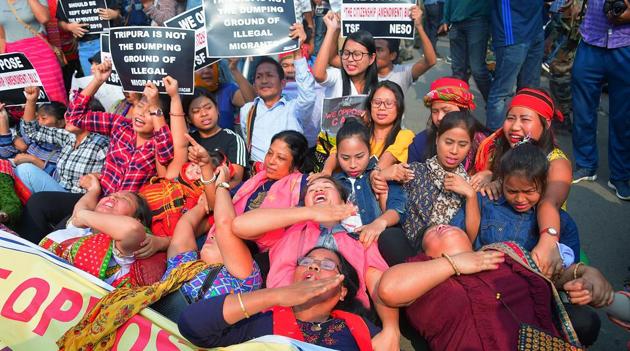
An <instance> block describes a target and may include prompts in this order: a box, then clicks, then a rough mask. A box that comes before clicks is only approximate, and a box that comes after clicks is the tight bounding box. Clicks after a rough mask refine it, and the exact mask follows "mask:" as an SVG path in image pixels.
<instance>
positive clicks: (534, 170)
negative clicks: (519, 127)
mask: <svg viewBox="0 0 630 351" xmlns="http://www.w3.org/2000/svg"><path fill="white" fill-rule="evenodd" d="M497 163H499V164H500V166H499V173H498V174H497V178H498V179H501V180H503V181H504V180H505V178H507V177H509V176H512V175H518V176H521V177H524V178H525V179H527V181H530V182H532V183H534V184H535V185H536V191H537V192H539V193H541V194H542V193H544V192H545V188H546V185H547V173H548V171H549V161H547V156H545V154H544V153H543V151H542V150H541V149H540V148H539V147H538V146H536V145H534V144H532V143H530V142H524V143H522V144H519V145H516V146H514V147H513V148H510V150H508V151H507V152H506V153H505V155H503V157H502V158H501V161H500V162H497Z"/></svg>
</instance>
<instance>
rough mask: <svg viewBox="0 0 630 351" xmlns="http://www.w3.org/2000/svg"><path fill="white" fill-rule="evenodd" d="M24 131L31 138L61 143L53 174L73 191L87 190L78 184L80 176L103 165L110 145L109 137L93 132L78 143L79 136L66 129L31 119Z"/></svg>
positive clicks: (60, 182) (62, 184)
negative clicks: (44, 125) (45, 124)
mask: <svg viewBox="0 0 630 351" xmlns="http://www.w3.org/2000/svg"><path fill="white" fill-rule="evenodd" d="M24 131H25V132H26V133H27V134H28V136H29V137H30V138H31V139H32V140H35V141H37V142H44V143H51V144H55V145H59V146H61V151H60V152H59V161H58V162H57V170H56V171H55V173H54V175H53V178H55V180H56V181H58V182H59V184H60V185H61V186H62V187H64V188H65V189H66V190H68V191H70V192H72V193H85V189H83V188H81V187H80V186H79V180H80V179H81V177H82V176H84V175H86V174H88V173H95V172H100V171H101V169H102V168H103V163H104V162H105V157H106V155H107V148H108V147H109V139H108V138H107V137H104V136H102V135H100V134H95V133H90V134H88V135H87V136H86V137H85V138H84V139H83V140H82V141H81V143H79V145H76V147H75V143H76V141H77V136H76V135H75V134H73V133H70V132H68V131H67V130H65V129H60V128H49V127H43V126H39V124H38V123H37V121H31V122H25V123H24Z"/></svg>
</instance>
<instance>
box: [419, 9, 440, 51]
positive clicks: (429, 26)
mask: <svg viewBox="0 0 630 351" xmlns="http://www.w3.org/2000/svg"><path fill="white" fill-rule="evenodd" d="M424 10H425V12H426V15H425V18H424V31H425V32H426V33H427V36H428V37H429V40H430V41H431V45H433V49H434V50H435V53H436V54H437V40H438V35H437V32H438V28H439V27H440V23H441V22H442V17H443V13H444V2H443V1H438V2H437V3H435V4H430V5H424Z"/></svg>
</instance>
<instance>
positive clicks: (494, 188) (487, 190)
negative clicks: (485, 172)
mask: <svg viewBox="0 0 630 351" xmlns="http://www.w3.org/2000/svg"><path fill="white" fill-rule="evenodd" d="M479 193H480V194H481V195H483V196H486V197H488V199H490V200H492V201H496V200H498V199H499V198H500V197H501V181H499V180H495V181H493V182H490V183H488V184H486V185H484V186H481V187H480V188H479Z"/></svg>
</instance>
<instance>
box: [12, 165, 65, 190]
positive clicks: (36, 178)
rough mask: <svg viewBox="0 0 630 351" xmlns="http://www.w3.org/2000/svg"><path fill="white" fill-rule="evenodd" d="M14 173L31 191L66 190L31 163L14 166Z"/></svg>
mask: <svg viewBox="0 0 630 351" xmlns="http://www.w3.org/2000/svg"><path fill="white" fill-rule="evenodd" d="M15 175H16V176H18V178H20V180H21V181H22V182H23V183H24V185H26V187H27V188H28V189H29V190H30V191H31V192H32V193H38V192H40V191H58V192H59V191H60V192H64V193H67V192H68V190H66V189H65V188H64V187H62V186H61V185H60V184H59V182H57V181H56V180H55V179H54V178H53V177H51V176H50V175H48V173H46V172H45V171H44V170H42V169H41V168H39V167H37V166H35V165H34V164H32V163H22V164H20V165H18V166H17V167H15Z"/></svg>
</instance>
